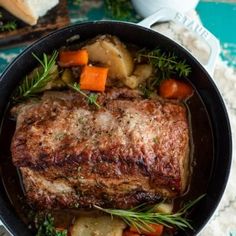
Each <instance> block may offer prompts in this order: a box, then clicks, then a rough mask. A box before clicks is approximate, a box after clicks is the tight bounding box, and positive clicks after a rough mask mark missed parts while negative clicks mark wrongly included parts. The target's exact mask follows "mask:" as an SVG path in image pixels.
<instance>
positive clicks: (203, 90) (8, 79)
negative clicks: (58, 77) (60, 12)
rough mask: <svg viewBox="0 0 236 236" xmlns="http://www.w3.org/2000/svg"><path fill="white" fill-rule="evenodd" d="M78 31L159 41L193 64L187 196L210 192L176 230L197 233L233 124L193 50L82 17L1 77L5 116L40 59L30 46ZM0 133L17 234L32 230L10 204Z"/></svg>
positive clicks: (2, 210) (207, 213)
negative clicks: (184, 228)
mask: <svg viewBox="0 0 236 236" xmlns="http://www.w3.org/2000/svg"><path fill="white" fill-rule="evenodd" d="M78 34H79V35H80V40H81V41H83V40H86V39H89V38H92V37H94V36H96V35H98V34H112V35H117V36H118V37H119V38H120V39H121V40H122V41H124V42H127V43H132V44H136V45H139V46H140V47H148V48H154V47H156V46H158V47H160V48H162V49H163V50H166V51H171V52H174V53H176V54H177V55H178V56H179V57H181V58H184V59H185V60H186V61H187V63H189V64H190V65H191V67H192V74H191V76H190V77H189V82H190V83H191V84H192V85H193V87H194V88H195V90H196V92H195V95H194V96H193V98H191V99H190V100H189V101H188V102H187V105H188V107H189V110H190V114H191V116H190V119H191V122H192V141H193V148H192V152H193V163H195V164H194V168H193V175H192V180H191V187H190V189H189V191H188V193H187V194H186V196H185V197H184V198H185V199H193V198H196V197H198V196H199V195H201V194H206V196H205V197H204V198H203V199H202V200H201V201H200V202H199V203H198V205H197V207H195V208H193V210H192V211H191V212H190V214H189V218H190V219H191V221H192V226H193V228H194V230H187V231H186V232H179V233H178V235H195V234H197V233H198V232H200V230H201V229H202V228H203V227H204V226H205V225H206V223H207V222H208V221H209V218H210V217H211V216H212V214H213V213H214V211H215V209H216V207H217V205H218V203H219V201H220V199H221V197H222V195H223V193H224V190H225V186H226V183H227V179H228V175H229V170H230V164H231V132H230V124H229V120H228V116H227V112H226V109H225V105H224V103H223V100H222V98H221V95H220V93H219V91H218V90H217V88H216V86H215V84H214V82H213V80H212V78H211V77H210V76H209V74H208V73H207V72H206V70H205V69H204V68H203V67H202V66H201V64H200V63H199V62H198V61H197V60H196V59H195V58H194V57H193V56H192V55H191V54H190V53H188V52H187V51H186V50H185V49H183V48H182V47H181V46H179V45H178V44H176V43H175V42H173V41H172V40H170V39H168V38H166V37H164V36H163V35H161V34H159V33H157V32H154V31H152V30H150V29H147V28H144V27H141V26H138V25H135V24H131V23H121V22H111V21H98V22H88V23H82V24H78V25H73V26H70V27H67V28H64V29H61V30H58V31H56V32H54V33H51V34H50V35H48V36H46V37H44V38H42V39H41V40H39V41H38V42H36V43H34V44H33V45H32V46H30V47H28V48H27V49H26V50H24V51H23V52H22V53H21V54H20V55H19V56H18V57H17V58H16V59H15V60H14V61H13V62H12V63H11V65H10V66H9V67H8V68H7V69H6V70H5V72H4V73H3V74H2V76H1V79H0V117H1V119H2V120H3V117H4V111H5V109H6V108H7V105H8V101H9V98H10V95H11V93H12V91H13V90H14V89H15V88H16V86H17V85H18V83H19V81H20V80H21V79H22V78H23V77H24V76H25V75H26V74H27V73H29V72H30V71H31V70H32V69H33V68H34V67H36V61H35V60H32V52H34V53H36V54H37V55H42V53H43V52H44V53H52V51H53V50H54V49H57V48H60V47H61V46H63V45H67V44H68V41H67V39H69V38H71V37H72V36H74V35H78ZM4 130H5V131H6V130H8V127H7V123H3V125H2V132H5V131H4ZM1 137H2V138H1V147H0V148H1V149H0V150H1V151H0V152H1V153H0V155H1V156H0V158H1V159H0V160H1V174H2V179H3V184H2V185H1V186H0V187H1V192H0V218H1V220H2V222H3V223H4V224H5V226H6V227H7V228H8V230H9V231H10V232H11V233H12V234H13V235H15V236H18V235H19V236H22V235H25V236H26V235H32V233H31V232H30V230H29V229H28V228H27V225H25V224H24V223H23V222H22V220H21V218H20V217H19V214H18V213H16V209H15V207H14V205H12V204H11V201H12V199H11V196H10V195H9V192H10V191H9V189H8V188H7V185H6V183H5V181H6V175H7V174H9V175H11V171H8V170H7V169H4V164H5V162H7V161H9V160H10V157H9V155H10V154H9V150H7V149H8V146H7V145H9V144H5V138H4V135H2V136H1ZM6 139H7V138H6ZM3 185H4V186H5V187H4V186H3ZM16 187H17V186H16Z"/></svg>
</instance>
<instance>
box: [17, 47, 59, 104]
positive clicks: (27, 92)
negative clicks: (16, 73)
mask: <svg viewBox="0 0 236 236" xmlns="http://www.w3.org/2000/svg"><path fill="white" fill-rule="evenodd" d="M32 55H33V56H34V58H35V59H36V60H37V61H38V62H39V63H40V65H41V66H42V68H41V69H39V68H38V69H37V71H36V73H35V75H34V76H33V78H29V77H28V76H26V77H25V79H24V80H23V81H22V83H21V84H20V86H19V87H18V88H17V90H16V92H15V94H14V96H13V99H14V100H15V101H17V100H21V99H25V98H28V97H32V96H34V95H35V94H36V93H39V92H41V90H42V88H43V87H45V86H46V85H47V83H48V82H49V81H50V80H51V74H50V73H51V72H52V71H53V69H54V66H55V65H56V58H57V56H58V52H57V51H54V52H53V54H52V56H51V57H50V58H49V56H47V55H46V54H45V53H44V54H43V60H41V59H39V58H38V57H37V56H36V55H35V54H32Z"/></svg>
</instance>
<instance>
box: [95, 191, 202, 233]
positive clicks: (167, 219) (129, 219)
mask: <svg viewBox="0 0 236 236" xmlns="http://www.w3.org/2000/svg"><path fill="white" fill-rule="evenodd" d="M203 197H204V195H202V196H200V197H198V198H197V199H195V200H194V201H192V202H190V203H188V204H187V205H185V206H184V207H183V208H181V209H180V210H179V211H178V212H176V213H173V214H166V213H157V212H154V211H153V210H154V209H155V206H154V207H150V208H147V207H144V206H143V205H141V206H139V207H135V208H133V209H130V210H120V209H104V208H101V207H99V206H96V205H95V206H94V207H95V208H97V209H98V210H101V211H103V212H106V213H108V214H111V215H112V216H118V217H120V218H121V219H123V221H124V222H125V223H126V224H127V225H129V226H133V227H135V228H136V229H137V230H138V231H143V230H144V231H147V232H151V231H152V229H151V227H150V224H162V225H164V226H166V227H177V228H179V229H185V228H190V229H193V228H192V226H191V224H190V221H189V220H188V219H186V218H184V215H185V214H186V212H187V210H188V209H189V208H191V207H192V206H193V205H195V204H196V203H197V202H199V201H200V200H201V199H202V198H203ZM144 210H145V211H144Z"/></svg>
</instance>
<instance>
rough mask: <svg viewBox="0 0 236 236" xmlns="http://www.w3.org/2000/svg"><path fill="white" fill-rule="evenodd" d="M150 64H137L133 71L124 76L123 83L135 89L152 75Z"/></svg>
mask: <svg viewBox="0 0 236 236" xmlns="http://www.w3.org/2000/svg"><path fill="white" fill-rule="evenodd" d="M152 71H153V69H152V66H151V65H148V64H142V65H137V66H136V68H135V71H134V73H133V74H132V75H131V76H128V77H126V79H125V80H124V81H123V83H124V84H125V85H126V86H128V87H129V88H131V89H135V88H137V87H138V85H139V84H141V83H142V82H144V81H145V80H146V79H147V78H149V77H150V76H151V75H152Z"/></svg>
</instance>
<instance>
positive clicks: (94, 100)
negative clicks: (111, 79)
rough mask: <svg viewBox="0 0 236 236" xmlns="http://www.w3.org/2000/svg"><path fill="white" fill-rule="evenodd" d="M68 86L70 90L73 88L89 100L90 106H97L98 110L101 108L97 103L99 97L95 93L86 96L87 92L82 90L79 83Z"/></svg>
mask: <svg viewBox="0 0 236 236" xmlns="http://www.w3.org/2000/svg"><path fill="white" fill-rule="evenodd" d="M68 86H69V87H70V88H72V89H73V90H75V91H77V92H79V93H80V94H81V95H82V96H84V97H85V98H87V101H88V103H89V104H90V105H95V106H96V107H97V108H100V107H101V106H100V105H99V104H98V103H97V98H98V95H97V94H95V93H90V94H89V95H88V94H86V93H85V92H83V91H82V90H81V89H80V85H79V84H78V83H74V84H68Z"/></svg>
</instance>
